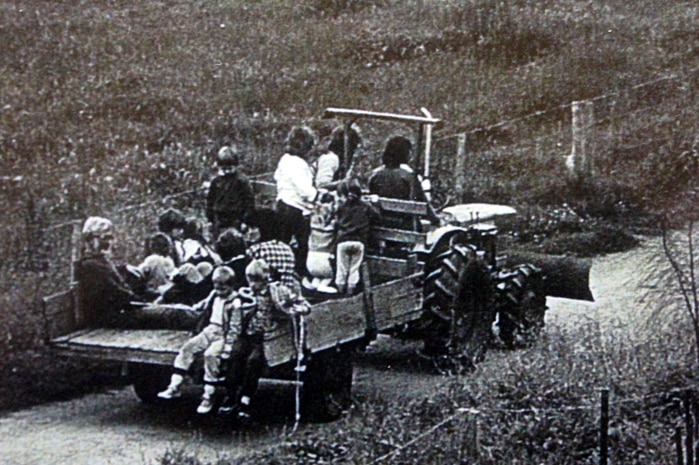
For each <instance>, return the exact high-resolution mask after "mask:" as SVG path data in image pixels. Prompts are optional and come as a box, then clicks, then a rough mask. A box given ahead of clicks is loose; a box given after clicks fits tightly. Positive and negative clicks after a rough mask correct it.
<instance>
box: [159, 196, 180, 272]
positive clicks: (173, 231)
mask: <svg viewBox="0 0 699 465" xmlns="http://www.w3.org/2000/svg"><path fill="white" fill-rule="evenodd" d="M185 221H186V220H185V217H184V214H182V212H181V211H179V210H177V209H175V208H168V209H167V210H165V211H164V212H162V213H161V214H160V216H158V231H160V232H161V233H164V234H166V235H167V236H168V237H169V238H170V241H171V242H172V249H171V250H170V254H169V255H170V257H172V260H173V261H174V262H175V266H180V265H181V264H182V263H184V260H183V257H184V249H183V247H182V234H183V233H184V226H185Z"/></svg>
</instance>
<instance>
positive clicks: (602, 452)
mask: <svg viewBox="0 0 699 465" xmlns="http://www.w3.org/2000/svg"><path fill="white" fill-rule="evenodd" d="M600 394H601V397H600V421H599V465H607V463H608V454H609V388H602V389H600Z"/></svg>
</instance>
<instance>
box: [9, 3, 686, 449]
mask: <svg viewBox="0 0 699 465" xmlns="http://www.w3.org/2000/svg"><path fill="white" fill-rule="evenodd" d="M0 43H2V44H3V53H2V54H0V166H2V170H1V171H0V211H2V212H3V217H4V220H3V224H2V226H0V230H1V231H2V233H3V236H4V240H3V243H2V244H0V303H2V307H3V309H4V311H3V312H2V314H1V315H0V360H3V361H2V362H0V375H1V376H2V377H3V380H4V381H3V383H2V386H0V406H2V408H3V409H7V408H17V407H19V406H21V404H20V403H18V402H19V401H18V400H17V393H18V390H17V389H18V386H24V385H26V380H27V379H32V374H33V372H35V371H36V369H37V366H39V364H41V363H45V357H44V355H42V354H43V346H42V344H41V335H42V330H41V323H40V321H41V318H40V309H39V306H38V302H37V299H38V298H39V297H40V296H41V295H45V294H48V293H50V292H53V291H56V290H58V289H60V288H62V287H65V285H66V283H67V280H68V269H69V259H70V257H69V238H70V231H71V224H72V223H71V222H73V221H76V220H77V221H80V220H81V219H82V218H84V217H85V216H86V215H91V214H100V215H105V216H109V217H112V218H113V219H114V220H115V222H116V224H117V227H118V229H119V231H120V232H121V234H120V237H119V239H120V245H119V247H118V248H117V250H116V255H117V257H118V258H119V259H121V260H134V259H136V257H138V255H139V254H140V253H141V247H142V244H143V239H144V237H145V235H146V234H147V232H148V231H149V230H152V229H153V227H154V219H155V215H156V214H157V211H158V210H159V209H161V208H163V207H165V206H169V205H176V206H179V207H182V208H186V209H189V210H190V211H200V209H201V206H202V198H201V196H200V195H197V194H196V193H194V194H192V195H184V196H176V195H175V194H178V193H180V192H183V191H189V190H194V189H197V188H199V187H200V186H201V185H202V183H203V182H204V181H205V180H206V179H208V178H209V177H210V176H211V175H212V174H213V163H212V155H213V154H214V153H215V150H216V149H217V148H218V146H219V145H220V144H221V143H222V142H224V141H227V140H234V141H235V142H236V143H238V144H239V145H240V146H241V147H243V148H244V150H245V153H246V158H245V160H244V167H245V170H246V171H247V172H248V173H251V174H258V173H264V172H268V171H270V170H271V169H272V168H273V167H274V165H275V163H276V161H277V159H278V156H279V155H280V153H281V144H282V140H283V137H284V135H285V134H286V132H287V131H288V129H289V128H290V127H291V126H292V125H293V124H298V123H307V124H309V125H311V126H312V127H314V128H315V129H316V130H317V131H318V133H319V134H320V135H321V136H322V135H327V134H328V133H329V131H330V129H331V128H332V126H333V124H334V123H335V122H333V121H327V120H322V119H320V115H321V113H322V110H323V109H324V108H325V107H328V106H337V107H351V108H362V109H367V110H375V111H388V112H396V113H399V112H402V113H413V114H416V113H418V112H419V109H420V107H426V108H428V109H429V110H431V111H432V113H433V114H434V115H435V116H437V117H440V118H443V119H444V120H445V121H446V125H445V128H444V129H443V130H442V131H440V132H439V133H437V134H436V135H435V137H436V139H437V140H436V144H435V154H434V167H433V172H434V173H435V175H434V179H433V183H434V184H435V189H436V194H437V197H438V198H439V199H450V200H451V201H491V202H503V203H509V204H512V205H514V206H516V207H517V208H518V209H519V210H520V211H521V212H523V213H524V214H523V215H522V217H521V219H520V226H522V227H523V228H524V230H525V232H526V233H527V234H526V237H528V238H534V237H537V238H541V237H543V236H547V235H555V233H556V232H558V231H559V230H561V229H565V228H570V227H573V229H575V230H581V229H582V230H589V229H590V228H595V227H599V225H601V224H605V225H606V224H609V223H611V224H614V225H621V226H623V227H629V226H637V225H648V224H652V219H653V218H654V217H655V216H656V215H658V214H660V213H665V212H670V213H671V217H672V218H673V219H674V220H675V221H676V223H677V224H681V223H682V220H683V219H684V218H685V216H683V215H684V214H686V212H687V211H688V210H690V209H688V208H686V207H687V206H690V207H691V206H693V203H694V202H693V201H692V200H690V201H687V200H686V199H687V198H689V199H692V197H687V196H686V194H687V193H688V192H691V191H692V188H693V187H694V186H693V183H694V180H695V179H696V177H697V175H698V174H699V145H698V144H699V142H698V140H699V139H698V138H699V116H697V113H696V110H695V109H696V108H697V104H698V103H699V101H698V100H699V94H698V92H697V77H698V76H699V72H698V71H697V67H699V9H698V8H697V6H696V3H695V2H690V1H675V0H673V1H668V0H637V1H631V0H609V1H599V0H589V1H578V0H539V1H535V0H501V1H494V0H461V1H457V0H406V1H397V0H302V1H297V2H283V1H279V0H259V1H254V2H252V1H221V0H212V1H207V2H200V1H181V0H174V1H169V2H163V1H150V2H145V1H140V0H112V1H109V2H96V3H95V2H85V1H82V0H81V1H79V0H66V1H61V2H57V1H39V0H27V1H21V2H20V1H0ZM584 99H593V100H594V105H595V124H594V126H593V127H592V128H591V129H590V131H591V144H592V145H594V147H595V168H596V175H595V177H594V178H592V179H588V180H585V181H582V182H581V181H572V180H570V179H568V178H567V177H566V176H565V171H564V165H563V161H564V158H565V156H566V155H568V154H569V152H570V132H571V129H570V119H571V116H570V103H571V102H573V101H575V100H584ZM362 129H363V134H364V136H365V147H364V148H363V152H362V154H361V162H362V165H363V166H370V165H373V164H376V160H377V157H376V156H375V155H374V153H375V152H377V151H378V150H379V149H380V145H381V142H382V141H383V140H384V138H385V137H386V136H387V135H388V134H390V133H392V132H394V131H396V128H394V127H390V126H388V125H378V126H377V127H362ZM464 132H465V133H468V139H467V142H468V153H467V160H466V163H465V164H464V170H465V173H454V162H453V160H454V154H455V150H456V148H455V140H456V139H455V137H453V136H455V135H456V134H459V133H464ZM371 160H374V161H371ZM459 175H464V176H465V180H466V182H465V184H464V186H463V187H462V188H461V189H460V190H458V191H457V190H456V187H455V186H457V184H458V183H457V176H459ZM127 205H138V206H137V207H134V208H131V209H128V210H124V207H125V206H127ZM673 212H675V213H674V215H673ZM676 212H680V213H676ZM571 213H572V215H571ZM571 218H572V219H571ZM575 252H578V251H577V250H576V251H575ZM545 346H546V344H545ZM675 349H676V348H675ZM675 349H673V350H675ZM540 350H546V349H545V347H544V348H543V349H540ZM677 350H679V349H677ZM553 353H558V352H556V351H550V352H547V353H546V357H544V358H549V359H550V358H552V354H553ZM562 353H565V351H563V352H562ZM26 354H35V355H36V357H35V358H32V357H27V356H26ZM560 357H561V359H560V360H559V361H553V362H552V363H554V364H555V363H559V362H560V363H566V361H565V355H561V356H560ZM553 358H556V357H553ZM27 360H30V361H29V362H28V361H27ZM32 360H35V362H31V361H32ZM537 363H538V362H537ZM586 366H587V365H586ZM590 366H592V368H594V367H595V364H594V363H592V364H591V365H590ZM581 376H583V375H581ZM663 376H665V375H663V373H659V374H658V379H659V380H662V379H666V378H663ZM667 377H668V378H667V379H669V378H672V376H671V375H667ZM78 378H79V379H80V382H82V383H83V384H84V385H86V386H89V385H91V384H93V383H94V379H92V378H89V379H84V378H82V377H78ZM107 378H108V376H107ZM505 379H507V378H506V377H503V380H505ZM672 379H675V378H672ZM677 382H679V381H677ZM75 389H76V387H75V386H68V387H66V388H65V390H64V391H65V392H67V393H70V392H74V390H75ZM484 389H485V391H487V390H488V389H490V388H488V387H487V386H486V387H484ZM631 390H632V389H631ZM30 391H31V394H30V395H27V396H25V399H29V402H34V401H41V400H43V399H47V398H52V396H53V394H52V393H51V392H46V391H47V389H46V388H44V387H40V388H35V389H30ZM62 392H63V391H62ZM479 392H480V391H479ZM455 395H457V394H455ZM458 395H461V394H458ZM479 395H480V394H479ZM527 427H528V426H527V423H526V422H523V423H522V428H524V429H526V428H527ZM518 428H519V426H518ZM518 431H519V429H518ZM513 434H514V433H513ZM522 434H525V433H522ZM571 434H572V433H571ZM504 444H505V442H503V443H502V444H499V445H492V447H493V448H494V450H498V448H505V445H504ZM564 451H566V450H565V449H564ZM568 452H569V451H568ZM495 456H496V457H498V458H501V456H500V455H498V454H497V453H496V454H495ZM634 460H636V459H634ZM638 460H639V461H638V462H633V463H644V462H642V461H640V459H638ZM421 463H426V462H421ZM493 463H502V462H498V461H495V462H493ZM547 463H556V462H555V461H552V462H547ZM557 463H564V462H562V461H559V462H557ZM577 463H580V462H577ZM626 463H632V461H631V460H630V461H628V462H626Z"/></svg>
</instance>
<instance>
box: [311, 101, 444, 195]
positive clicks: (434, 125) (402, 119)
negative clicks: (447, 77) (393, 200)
mask: <svg viewBox="0 0 699 465" xmlns="http://www.w3.org/2000/svg"><path fill="white" fill-rule="evenodd" d="M421 111H422V113H423V116H415V115H400V114H397V113H382V112H376V111H366V110H355V109H350V108H332V107H331V108H326V109H325V111H324V112H323V118H326V119H327V118H341V119H343V120H344V129H345V154H346V153H347V147H348V137H349V129H350V127H351V126H352V125H353V124H354V123H355V122H356V121H357V120H358V119H361V118H367V119H378V120H384V121H394V122H398V123H406V124H417V125H418V134H417V141H416V150H415V154H416V160H415V165H416V167H417V168H418V169H419V170H420V172H421V173H420V174H421V175H423V176H424V177H425V178H427V177H428V176H429V172H430V168H429V166H428V163H429V162H430V150H431V147H430V145H431V142H432V130H433V129H439V128H441V127H442V126H444V122H443V121H442V120H441V119H438V118H433V117H432V115H431V114H430V112H429V111H427V110H426V109H425V108H422V109H421ZM425 129H426V131H425ZM425 132H426V135H427V140H426V141H425V142H424V147H423V141H422V139H423V135H425ZM420 149H424V151H425V157H424V163H425V166H424V167H423V166H421V165H422V160H421V159H420V158H421V157H420V152H421V150H420ZM342 165H343V166H342V167H341V169H342V171H343V172H342V175H343V176H344V175H346V174H347V173H349V172H351V170H352V166H353V160H346V159H345V157H344V156H343V157H342ZM427 182H428V183H429V181H427ZM428 190H429V189H428Z"/></svg>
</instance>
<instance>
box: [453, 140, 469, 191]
mask: <svg viewBox="0 0 699 465" xmlns="http://www.w3.org/2000/svg"><path fill="white" fill-rule="evenodd" d="M456 144H457V145H456V160H455V161H454V174H456V185H455V186H454V188H455V189H454V190H455V191H456V192H457V193H458V195H459V201H460V202H463V201H464V199H463V195H464V187H465V185H466V134H463V133H462V134H459V136H458V138H457V142H456Z"/></svg>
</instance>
